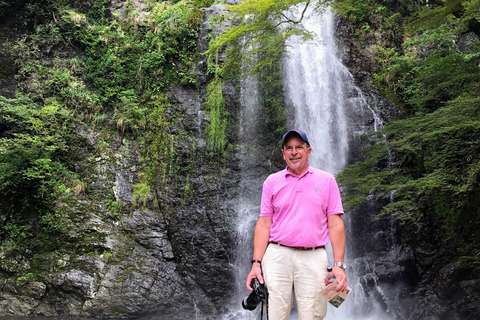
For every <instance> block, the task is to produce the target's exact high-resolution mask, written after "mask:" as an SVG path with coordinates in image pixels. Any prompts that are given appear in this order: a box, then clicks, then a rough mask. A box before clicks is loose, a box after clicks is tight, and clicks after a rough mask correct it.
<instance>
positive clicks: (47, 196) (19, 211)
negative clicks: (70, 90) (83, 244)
mask: <svg viewBox="0 0 480 320" xmlns="http://www.w3.org/2000/svg"><path fill="white" fill-rule="evenodd" d="M70 117H71V113H70V112H69V111H67V110H66V109H65V108H63V107H62V106H61V105H60V104H58V103H57V102H56V101H55V100H51V101H48V102H47V104H45V105H44V106H43V107H39V106H38V105H37V104H35V103H33V102H32V101H31V100H29V99H28V98H26V97H20V98H18V99H6V98H4V97H1V96H0V128H1V130H2V132H3V134H2V137H1V138H0V212H1V217H2V225H1V228H2V231H1V234H0V237H1V238H2V239H18V240H19V241H20V242H21V241H22V240H26V239H29V238H31V237H32V236H33V235H34V234H37V233H38V232H46V233H47V234H57V233H58V232H59V231H61V229H62V225H61V223H60V220H59V219H58V217H57V218H53V219H52V217H53V216H54V215H55V213H54V212H53V211H52V209H53V206H54V204H55V202H56V199H57V198H58V197H59V196H60V195H61V194H62V193H63V192H65V191H67V190H68V189H67V188H68V186H67V185H70V186H71V187H73V184H74V182H75V181H76V179H77V175H76V174H75V173H74V172H73V171H72V169H71V168H70V164H69V161H68V159H69V153H70V152H71V150H72V148H71V147H70V146H69V144H70V142H71V141H70V140H69V139H70V138H69V137H70V135H69V133H71V132H72V129H73V128H72V126H71V120H70ZM37 219H39V222H40V223H39V226H40V229H39V228H38V223H37V226H35V227H34V225H33V222H34V221H36V220H37Z"/></svg>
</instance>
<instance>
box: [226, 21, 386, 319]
mask: <svg viewBox="0 0 480 320" xmlns="http://www.w3.org/2000/svg"><path fill="white" fill-rule="evenodd" d="M303 24H304V26H305V28H306V29H307V30H309V31H311V32H313V33H314V35H315V36H314V38H313V39H312V40H309V41H307V42H302V41H301V39H299V38H295V37H293V38H291V39H289V42H288V45H289V49H288V52H287V54H286V57H285V59H284V62H283V66H284V67H283V70H284V77H283V78H284V80H283V82H284V91H285V103H286V107H287V114H288V121H289V123H288V125H289V129H292V128H296V129H300V130H302V131H305V132H306V133H307V135H308V138H309V141H310V143H311V146H312V149H313V151H312V156H311V158H310V161H309V162H310V164H311V165H312V166H313V167H316V168H318V169H321V170H325V171H328V172H330V173H332V174H337V173H338V172H339V171H340V170H341V169H342V168H344V167H345V166H346V165H347V164H348V158H349V155H350V154H351V149H352V148H355V146H354V145H353V143H354V141H355V138H356V137H358V136H360V135H362V134H365V133H367V132H369V131H372V130H377V128H378V127H380V126H381V125H382V123H381V120H380V119H379V117H378V116H377V115H376V114H375V112H374V110H373V108H372V107H371V106H369V105H368V103H367V102H366V100H365V98H364V96H363V95H362V92H361V90H360V89H359V88H358V87H357V86H356V85H355V83H354V79H353V76H352V75H351V74H350V72H349V71H348V69H347V68H346V67H345V66H344V65H343V64H342V63H341V60H340V59H341V57H340V55H339V52H338V48H337V42H336V39H335V37H334V15H333V14H332V13H330V12H328V11H327V12H325V13H323V14H322V15H321V16H313V17H312V16H310V17H309V18H306V19H304V21H303ZM242 104H243V106H242V108H243V111H242V115H241V129H240V131H241V132H240V140H241V141H242V143H241V145H240V157H241V159H242V168H244V169H245V170H243V172H244V173H243V178H242V181H241V186H240V190H241V194H240V195H239V197H238V198H239V201H238V208H237V212H238V223H237V226H238V230H237V232H238V236H237V237H238V241H237V242H238V248H237V249H236V250H237V258H236V262H235V265H236V268H237V272H238V275H237V285H238V287H237V288H236V294H235V296H234V298H233V299H232V303H233V304H235V305H234V307H233V310H234V311H232V312H230V313H229V314H227V315H225V316H224V317H223V319H255V318H256V315H255V314H252V312H250V311H244V310H242V309H241V307H240V301H241V299H242V298H243V297H244V296H245V295H247V294H248V291H246V289H245V280H246V277H247V274H248V272H249V270H250V264H249V260H250V259H251V254H252V250H251V246H252V244H253V230H254V225H255V223H256V221H257V219H258V216H259V209H260V196H261V186H262V183H263V179H264V178H265V176H262V178H261V179H259V178H258V177H259V175H258V174H257V173H255V172H253V173H252V171H251V170H250V169H251V168H252V167H254V166H255V161H259V159H258V158H256V157H255V156H254V154H255V153H254V152H253V151H252V150H251V149H250V148H254V147H255V146H257V145H258V144H257V143H256V141H255V137H256V128H257V123H256V122H255V119H256V118H257V116H256V115H257V114H258V112H259V94H258V81H257V80H256V78H254V77H249V78H247V79H246V80H244V81H243V83H242ZM279 139H280V137H279ZM344 220H345V226H346V232H347V245H348V246H347V249H346V261H347V262H348V267H347V274H348V283H349V286H350V287H351V288H352V289H353V291H352V294H351V296H350V297H349V299H348V300H347V301H346V302H345V303H344V304H343V305H342V306H341V307H340V308H338V309H336V308H334V307H333V306H330V305H329V307H328V308H329V310H328V313H327V318H326V319H342V320H343V319H351V320H357V319H362V320H365V319H367V320H368V319H371V320H377V319H378V320H380V319H382V320H388V319H392V318H391V317H390V315H388V314H387V312H386V311H384V309H385V306H386V305H388V301H387V300H388V298H387V297H385V298H383V299H384V301H378V300H379V299H372V297H373V295H371V296H369V295H368V293H366V291H367V290H366V289H364V287H363V284H365V283H369V285H370V287H369V288H372V287H373V288H374V290H375V291H376V295H375V297H384V293H383V291H382V288H381V287H380V286H378V285H377V278H376V275H375V272H373V271H372V270H371V268H370V267H369V264H368V262H367V261H365V259H363V257H356V256H355V255H352V253H354V251H355V246H356V245H358V244H355V243H348V239H349V235H350V232H349V229H350V228H355V226H354V225H352V222H351V221H352V219H351V217H350V216H349V215H348V213H347V214H346V215H345V217H344ZM248 246H250V247H248ZM327 252H328V253H329V257H330V259H331V257H332V253H331V247H328V246H327ZM349 257H355V258H352V259H349ZM331 262H333V261H331ZM372 283H373V285H372ZM369 290H370V289H369ZM258 309H260V308H258V307H257V310H256V311H254V312H258ZM290 319H297V317H296V314H295V310H293V312H292V315H291V317H290Z"/></svg>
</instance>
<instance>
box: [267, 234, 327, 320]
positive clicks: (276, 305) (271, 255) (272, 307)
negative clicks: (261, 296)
mask: <svg viewBox="0 0 480 320" xmlns="http://www.w3.org/2000/svg"><path fill="white" fill-rule="evenodd" d="M327 266H328V258H327V253H326V251H325V249H324V248H320V249H316V250H311V251H307V250H305V251H304V250H297V249H293V248H287V247H283V246H279V245H276V244H269V245H268V247H267V251H266V252H265V255H264V256H263V259H262V270H263V277H264V279H265V284H266V286H267V289H268V293H269V295H268V305H269V307H268V319H269V320H287V319H288V316H289V315H290V310H291V309H292V303H293V292H295V299H296V301H297V307H298V319H299V320H313V319H316V320H317V319H318V320H321V319H323V318H324V317H325V315H326V314H327V301H326V300H325V299H324V298H323V297H322V296H320V294H319V293H318V292H319V291H320V290H322V289H323V288H325V275H326V274H327Z"/></svg>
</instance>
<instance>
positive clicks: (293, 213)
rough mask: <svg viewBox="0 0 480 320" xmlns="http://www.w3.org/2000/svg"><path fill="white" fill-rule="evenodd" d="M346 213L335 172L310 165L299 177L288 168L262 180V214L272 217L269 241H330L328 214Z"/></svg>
mask: <svg viewBox="0 0 480 320" xmlns="http://www.w3.org/2000/svg"><path fill="white" fill-rule="evenodd" d="M333 214H340V215H343V207H342V200H341V198H340V191H339V189H338V185H337V182H336V181H335V178H334V176H333V175H332V174H330V173H328V172H325V171H322V170H318V169H315V168H313V167H311V166H309V167H308V170H307V171H306V172H305V173H304V174H303V175H302V176H300V177H297V176H296V175H294V174H291V173H290V172H288V170H287V169H285V170H282V171H279V172H277V173H274V174H271V175H270V176H269V177H268V178H267V179H266V180H265V182H264V183H263V192H262V203H261V208H260V216H261V217H272V226H271V227H270V241H274V242H278V243H281V244H283V245H286V246H299V247H300V246H301V247H316V246H323V245H326V244H327V243H328V228H327V217H328V216H331V215H333Z"/></svg>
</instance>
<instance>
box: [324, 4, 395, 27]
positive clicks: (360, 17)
mask: <svg viewBox="0 0 480 320" xmlns="http://www.w3.org/2000/svg"><path fill="white" fill-rule="evenodd" d="M332 7H333V8H334V9H335V11H336V12H337V13H338V14H340V15H342V16H344V17H347V18H348V19H350V20H351V21H352V22H355V23H357V24H359V25H365V24H368V23H369V1H368V0H342V1H335V2H334V3H333V4H332ZM385 11H386V7H385V6H381V7H378V8H377V12H378V13H383V12H385Z"/></svg>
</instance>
